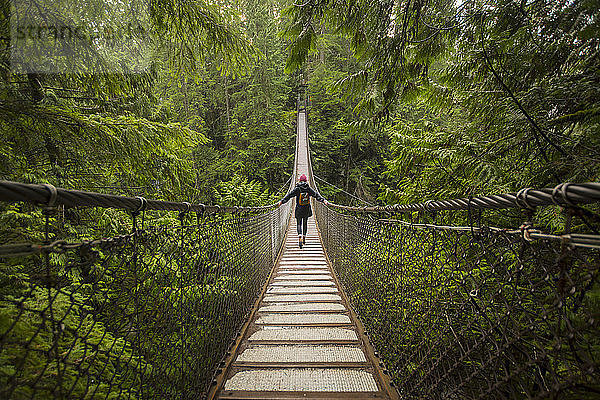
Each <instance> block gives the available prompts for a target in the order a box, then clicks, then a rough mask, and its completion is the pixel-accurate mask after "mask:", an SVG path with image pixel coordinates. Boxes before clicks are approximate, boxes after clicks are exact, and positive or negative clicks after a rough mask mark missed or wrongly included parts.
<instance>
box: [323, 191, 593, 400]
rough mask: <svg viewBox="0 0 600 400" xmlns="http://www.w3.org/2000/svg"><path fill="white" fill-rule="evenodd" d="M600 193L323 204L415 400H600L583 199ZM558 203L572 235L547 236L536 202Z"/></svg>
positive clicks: (360, 303)
mask: <svg viewBox="0 0 600 400" xmlns="http://www.w3.org/2000/svg"><path fill="white" fill-rule="evenodd" d="M599 189H600V184H597V183H594V184H583V185H575V184H573V185H559V186H558V187H557V188H554V189H543V190H540V191H534V190H526V191H520V192H519V193H517V194H507V195H502V196H490V197H481V198H475V199H473V198H471V199H459V200H452V201H448V202H428V203H423V204H417V205H409V206H391V207H373V208H350V207H344V206H337V205H331V206H329V207H328V206H325V205H322V204H320V203H316V204H315V214H316V218H317V221H318V226H319V229H320V231H321V235H322V238H323V241H324V246H325V249H326V252H327V254H328V257H329V259H330V260H331V262H332V264H333V267H334V269H335V271H336V274H337V276H338V278H339V279H340V281H341V282H342V284H343V287H344V289H345V291H346V293H347V295H348V297H349V299H350V301H351V303H352V306H353V308H354V309H355V311H356V312H357V313H358V315H359V317H360V319H361V320H362V322H363V324H364V325H365V329H366V330H367V334H368V335H369V338H370V340H371V342H372V343H373V344H374V346H375V347H376V349H377V350H378V352H379V354H380V356H381V357H382V359H383V361H384V363H385V365H386V366H387V368H388V369H389V373H390V375H391V376H392V378H393V381H394V383H395V384H396V386H397V387H398V390H399V392H400V395H401V397H402V398H405V399H425V398H427V399H524V398H528V399H538V398H555V399H558V398H560V399H584V398H590V399H591V398H597V396H598V394H599V393H600V369H599V367H600V329H599V328H600V327H599V317H600V301H599V299H600V282H599V278H598V275H599V272H600V251H599V249H600V235H598V229H597V228H598V218H597V216H596V215H595V214H594V213H593V212H590V211H586V210H584V209H583V208H581V207H579V206H577V204H576V203H590V202H597V201H598V195H600V190H599ZM462 200H464V201H462ZM498 203H501V204H498ZM553 203H556V204H559V205H561V206H562V207H561V209H562V214H560V213H561V211H560V210H559V207H557V206H555V207H554V208H553V212H554V213H557V215H555V217H556V218H559V219H560V220H561V225H562V228H561V229H562V231H560V230H561V229H559V228H555V230H554V232H552V234H549V233H544V232H542V230H541V229H536V228H535V221H536V218H538V217H537V216H538V213H536V212H535V209H534V208H533V206H534V205H544V204H553ZM519 206H521V207H524V208H525V211H524V212H523V211H522V210H520V209H519ZM490 209H497V210H490ZM548 215H549V213H548V212H547V210H546V211H545V213H544V218H547V217H548ZM539 218H541V217H539ZM497 224H500V225H501V226H504V227H512V226H517V227H519V228H517V229H511V228H498V227H497V226H498V225H497Z"/></svg>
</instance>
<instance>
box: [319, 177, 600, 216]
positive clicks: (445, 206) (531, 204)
mask: <svg viewBox="0 0 600 400" xmlns="http://www.w3.org/2000/svg"><path fill="white" fill-rule="evenodd" d="M598 201H600V183H599V182H588V183H561V184H559V185H557V186H555V187H552V188H543V189H531V188H525V189H521V190H519V191H518V192H517V193H503V194H497V195H490V196H478V197H463V198H458V199H451V200H429V201H427V202H423V203H413V204H395V205H390V206H376V207H349V206H344V205H340V204H332V203H330V205H331V206H333V207H334V208H337V209H340V210H345V211H353V212H362V213H379V212H387V213H403V212H413V211H448V210H469V209H488V210H493V209H496V210H498V209H508V208H528V209H532V208H535V207H538V206H549V205H560V206H565V207H570V206H574V205H577V204H590V203H596V202H598Z"/></svg>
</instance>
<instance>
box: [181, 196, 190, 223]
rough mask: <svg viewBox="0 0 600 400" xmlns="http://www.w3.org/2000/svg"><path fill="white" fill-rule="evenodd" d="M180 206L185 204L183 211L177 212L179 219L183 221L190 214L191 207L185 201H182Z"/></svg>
mask: <svg viewBox="0 0 600 400" xmlns="http://www.w3.org/2000/svg"><path fill="white" fill-rule="evenodd" d="M182 204H185V210H183V211H180V212H179V219H180V220H182V221H183V217H185V215H186V214H187V213H189V212H190V209H191V208H192V205H191V204H190V203H188V202H187V201H184V202H183V203H182Z"/></svg>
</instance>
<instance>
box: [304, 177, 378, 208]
mask: <svg viewBox="0 0 600 400" xmlns="http://www.w3.org/2000/svg"><path fill="white" fill-rule="evenodd" d="M314 177H315V178H316V179H317V180H319V181H321V182H323V183H324V184H326V185H328V186H331V187H334V188H336V189H337V190H340V191H341V192H342V193H344V194H347V195H348V196H350V197H352V198H353V199H356V200H358V201H360V202H362V203H365V204H368V205H369V206H372V205H373V203H369V202H368V201H366V200H363V199H361V198H360V197H357V196H355V195H353V194H352V193H349V192H347V191H345V190H344V189H342V188H340V187H337V186H335V185H334V184H331V183H329V182H327V181H326V180H325V179H322V178H319V177H318V176H317V175H314Z"/></svg>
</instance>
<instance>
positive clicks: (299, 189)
mask: <svg viewBox="0 0 600 400" xmlns="http://www.w3.org/2000/svg"><path fill="white" fill-rule="evenodd" d="M301 193H308V194H309V196H312V197H314V198H315V200H317V201H321V202H323V201H325V199H324V198H323V197H322V196H321V195H320V194H319V193H317V192H315V191H314V190H313V188H311V187H310V186H308V182H298V183H297V184H296V187H295V188H294V190H292V191H291V192H289V193H288V194H287V195H286V196H285V197H284V198H283V199H282V200H281V203H282V204H283V203H286V202H287V201H288V200H289V199H291V198H292V197H296V211H295V213H294V216H295V217H296V219H298V218H308V217H310V216H311V215H312V208H311V207H310V202H309V203H308V204H307V205H305V206H301V205H300V204H298V203H299V202H300V200H299V199H300V194H301Z"/></svg>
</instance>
